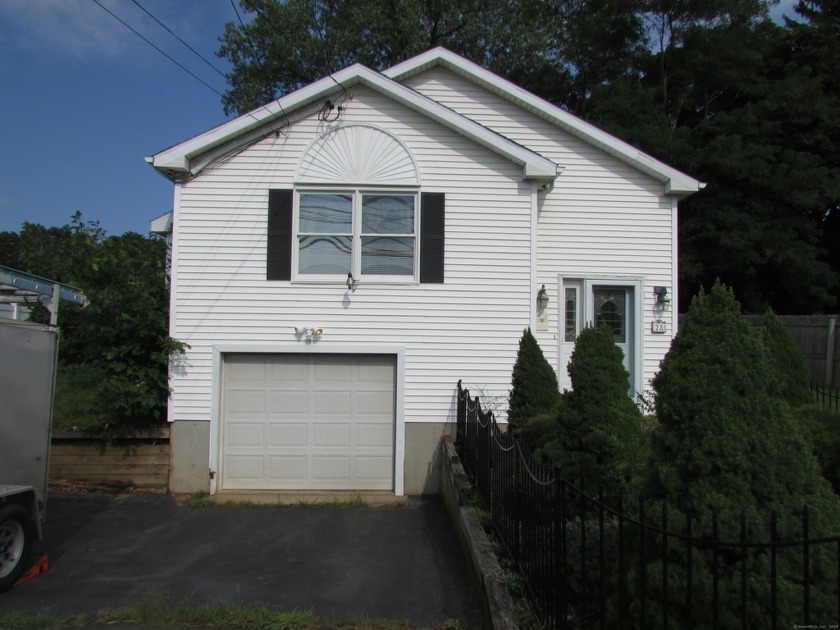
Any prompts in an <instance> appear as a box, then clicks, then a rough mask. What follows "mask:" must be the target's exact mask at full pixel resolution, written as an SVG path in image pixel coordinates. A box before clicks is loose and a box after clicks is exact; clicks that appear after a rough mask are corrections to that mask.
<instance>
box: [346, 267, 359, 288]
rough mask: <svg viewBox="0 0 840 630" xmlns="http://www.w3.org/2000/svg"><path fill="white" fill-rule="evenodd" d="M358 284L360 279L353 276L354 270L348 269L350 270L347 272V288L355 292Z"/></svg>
mask: <svg viewBox="0 0 840 630" xmlns="http://www.w3.org/2000/svg"><path fill="white" fill-rule="evenodd" d="M358 284H359V281H358V280H356V279H355V278H354V277H353V273H352V272H350V271H348V272H347V288H348V289H349V290H350V291H352V292H355V291H356V287H357V286H358Z"/></svg>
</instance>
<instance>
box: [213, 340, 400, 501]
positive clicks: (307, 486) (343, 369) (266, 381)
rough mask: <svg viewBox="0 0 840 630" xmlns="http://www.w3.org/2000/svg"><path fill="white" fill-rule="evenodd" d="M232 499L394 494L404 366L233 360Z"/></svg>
mask: <svg viewBox="0 0 840 630" xmlns="http://www.w3.org/2000/svg"><path fill="white" fill-rule="evenodd" d="M223 375H224V377H223V381H224V392H223V402H222V409H223V418H222V440H221V448H222V467H221V482H222V483H221V487H222V490H390V489H392V488H393V487H394V482H393V472H394V471H393V469H394V427H395V388H394V383H395V375H396V357H394V356H389V355H331V354H232V355H226V357H225V361H224V369H223Z"/></svg>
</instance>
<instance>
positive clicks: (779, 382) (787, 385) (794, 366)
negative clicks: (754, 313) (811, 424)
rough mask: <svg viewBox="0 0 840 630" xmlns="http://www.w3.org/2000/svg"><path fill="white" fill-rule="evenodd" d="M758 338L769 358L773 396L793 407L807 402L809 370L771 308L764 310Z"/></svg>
mask: <svg viewBox="0 0 840 630" xmlns="http://www.w3.org/2000/svg"><path fill="white" fill-rule="evenodd" d="M761 341H762V343H763V344H764V348H765V350H766V351H767V358H768V360H769V361H770V370H771V376H772V379H773V381H772V382H773V388H774V389H775V390H776V392H777V396H779V397H780V398H782V399H783V400H785V401H787V403H788V404H789V405H790V406H791V407H793V408H795V407H798V406H800V405H805V404H808V403H809V402H810V401H811V372H810V371H809V370H808V363H807V361H806V359H805V354H804V353H803V352H802V349H801V348H800V347H799V346H798V345H797V344H796V342H795V341H794V340H793V337H791V336H790V333H789V332H788V331H787V330H786V329H785V327H784V326H782V322H780V321H779V318H778V317H776V315H775V314H774V313H773V311H772V310H768V311H767V312H766V313H765V314H764V328H763V329H762V331H761Z"/></svg>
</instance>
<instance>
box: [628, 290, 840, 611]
mask: <svg viewBox="0 0 840 630" xmlns="http://www.w3.org/2000/svg"><path fill="white" fill-rule="evenodd" d="M653 386H654V390H655V393H656V412H657V419H658V423H659V425H658V428H657V429H656V431H654V433H653V435H652V438H651V443H652V459H651V462H650V465H649V466H648V467H647V473H646V478H645V483H644V485H643V490H642V497H643V499H644V500H645V501H646V505H647V510H646V511H647V517H648V519H649V520H651V521H653V522H658V521H659V519H660V518H661V513H662V510H663V509H666V510H667V511H668V513H669V525H670V526H669V529H671V530H672V531H675V530H676V531H680V529H681V527H682V524H683V522H684V519H682V517H681V516H680V515H681V514H685V513H686V511H688V510H690V512H691V514H692V515H694V517H693V518H694V529H693V533H692V535H693V537H695V538H705V537H710V536H711V535H712V529H711V514H712V512H713V511H716V512H717V514H718V519H719V538H720V539H723V540H728V541H738V540H739V536H740V517H741V514H742V513H743V514H744V518H745V523H746V532H747V539H748V540H749V541H750V542H762V543H766V542H769V540H770V528H769V524H770V513H771V510H774V511H775V512H776V514H777V531H778V537H779V539H781V540H787V541H791V540H800V539H801V537H802V520H801V515H802V508H803V506H804V505H808V506H809V508H810V535H811V537H812V538H813V537H819V536H832V535H836V534H840V502H839V501H838V497H837V496H836V495H834V493H833V492H832V490H831V487H830V485H829V484H828V482H827V481H826V480H825V479H824V478H823V477H822V475H821V474H820V469H819V466H818V464H817V461H816V459H815V457H814V455H813V453H812V452H811V448H810V446H809V444H808V442H807V440H806V438H805V437H804V435H803V433H802V430H801V429H800V427H799V426H798V424H797V423H796V422H795V421H794V420H793V418H792V416H791V412H790V408H789V406H788V405H787V404H785V403H784V402H783V401H782V400H780V399H779V398H778V396H777V392H776V391H775V388H774V387H773V378H772V375H771V369H770V366H769V362H768V359H767V354H766V353H765V351H764V349H763V347H762V345H761V343H760V342H759V340H758V338H757V337H756V335H755V334H754V332H753V329H752V328H751V326H750V325H749V324H748V323H747V321H746V320H745V319H744V317H743V316H742V315H741V313H740V306H739V304H738V302H737V301H736V300H735V297H734V295H733V294H732V292H731V291H730V290H729V289H727V288H725V287H724V286H722V285H721V284H720V283H716V284H715V286H714V287H713V288H712V290H711V291H710V292H709V293H708V294H707V293H705V292H702V291H701V293H700V294H699V295H697V296H696V297H695V298H694V300H693V301H692V304H691V307H690V309H689V312H688V314H687V316H686V318H685V321H684V324H683V326H682V328H681V329H680V331H679V333H678V334H677V336H676V337H675V339H674V341H673V343H672V345H671V349H670V351H669V352H668V354H667V355H666V357H665V359H664V360H663V362H662V365H661V368H660V371H659V374H658V375H657V376H656V378H655V379H654V381H653ZM791 549H792V550H788V551H784V552H783V553H782V552H780V553H779V556H778V558H777V562H778V566H777V569H778V576H779V578H778V579H779V581H778V612H779V617H778V625H779V627H784V626H788V627H791V626H792V625H793V624H795V623H802V603H803V595H802V593H803V585H802V579H803V578H802V562H801V560H802V549H801V547H797V548H791ZM836 560H837V558H836V549H835V547H834V546H829V545H813V546H812V547H811V550H810V562H811V576H810V579H811V591H810V593H811V619H830V618H832V617H833V615H834V614H835V613H836V606H837V599H836V593H837V582H836V575H837V567H836ZM740 562H741V559H740V554H739V553H721V554H719V555H718V558H717V563H718V570H717V573H718V578H719V583H718V586H719V593H720V594H722V595H721V608H720V610H719V614H718V618H719V620H720V621H721V623H722V624H723V626H722V627H730V626H732V627H740V616H739V608H738V606H739V603H740V583H741V582H740V580H741V573H740V571H741V565H740ZM711 564H712V555H711V553H708V552H702V551H700V550H697V551H696V552H695V553H694V556H693V565H692V574H693V584H694V587H693V602H692V606H691V607H687V606H685V605H684V604H685V602H684V598H681V597H675V596H674V595H673V594H674V593H680V592H682V593H684V592H685V581H686V575H687V574H686V570H687V564H686V552H685V546H684V545H682V544H680V545H677V544H675V545H673V546H672V547H671V548H670V549H669V563H668V571H669V583H668V584H669V592H670V595H667V599H668V601H669V611H670V614H669V617H670V618H671V619H672V620H673V623H674V625H679V626H681V627H709V626H710V625H711V622H712V617H711V615H712V586H711V585H712V571H711ZM746 565H747V590H748V592H747V603H748V614H749V617H750V619H749V624H748V625H749V627H769V625H770V622H769V617H768V614H769V610H770V589H771V586H770V579H769V575H770V552H769V550H767V549H760V550H759V549H751V550H750V551H749V553H748V554H747V560H746ZM646 571H647V576H648V579H647V587H646V588H647V591H648V598H647V602H648V613H649V614H650V615H651V619H657V618H661V614H660V611H661V606H662V604H663V601H664V600H665V598H666V595H665V594H663V592H662V589H661V577H657V576H661V575H662V563H661V560H659V559H656V560H652V561H650V562H649V563H648V565H647V567H646ZM639 576H640V574H639V570H638V566H636V568H635V569H634V570H632V571H631V572H630V580H631V582H634V584H632V585H631V588H636V587H637V586H638V583H639ZM681 589H682V590H681ZM633 610H637V609H634V608H633V607H632V606H631V611H633ZM639 621H641V620H639ZM648 627H654V626H650V625H648Z"/></svg>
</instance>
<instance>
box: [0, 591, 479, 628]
mask: <svg viewBox="0 0 840 630" xmlns="http://www.w3.org/2000/svg"><path fill="white" fill-rule="evenodd" d="M116 623H121V624H140V625H143V626H148V627H156V626H172V625H185V626H196V627H205V628H213V627H225V628H243V629H244V630H414V628H415V626H413V625H411V624H409V623H408V622H406V621H403V620H394V619H369V618H356V619H348V620H341V621H339V620H334V619H326V618H317V617H316V616H315V615H314V614H313V613H312V612H311V611H306V610H304V611H299V610H293V611H291V612H289V611H281V610H276V609H274V608H272V607H270V606H267V605H264V604H256V605H244V604H225V603H202V602H197V601H195V599H193V598H186V599H183V600H180V601H177V602H160V601H148V602H146V603H145V604H143V605H141V606H137V607H128V608H115V609H112V610H103V611H99V612H97V613H95V614H90V615H79V616H77V617H72V618H60V617H55V616H50V615H44V614H40V613H39V614H34V615H29V614H24V613H19V612H13V613H5V614H4V613H0V628H3V630H62V629H64V628H85V627H88V626H92V625H110V624H116ZM453 624H455V625H453ZM432 628H434V629H447V628H455V629H457V630H465V629H466V625H463V624H462V623H461V622H460V620H453V619H448V620H446V621H444V622H442V623H438V624H434V625H433V626H432Z"/></svg>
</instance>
